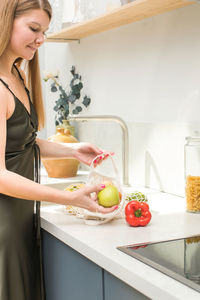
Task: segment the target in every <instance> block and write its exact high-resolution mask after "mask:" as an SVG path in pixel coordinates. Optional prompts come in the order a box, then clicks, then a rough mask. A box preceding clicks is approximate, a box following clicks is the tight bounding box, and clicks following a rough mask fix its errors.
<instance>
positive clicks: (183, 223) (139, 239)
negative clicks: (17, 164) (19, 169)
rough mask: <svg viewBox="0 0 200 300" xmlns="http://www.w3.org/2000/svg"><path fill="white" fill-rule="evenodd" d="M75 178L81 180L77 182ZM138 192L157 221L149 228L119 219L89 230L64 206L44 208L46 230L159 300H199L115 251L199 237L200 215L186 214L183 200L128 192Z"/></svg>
mask: <svg viewBox="0 0 200 300" xmlns="http://www.w3.org/2000/svg"><path fill="white" fill-rule="evenodd" d="M74 179H76V180H77V177H76V178H74ZM81 179H82V178H81ZM65 182H66V181H65ZM74 182H75V180H74ZM43 183H44V181H43ZM135 190H139V191H141V192H144V193H145V194H146V195H147V197H148V199H149V205H150V210H151V212H152V220H151V222H150V223H149V224H148V225H147V226H146V227H130V226H128V225H127V224H126V222H125V220H124V219H115V220H113V221H112V222H110V223H108V224H103V225H99V226H90V225H86V224H85V223H84V222H83V220H82V219H78V218H76V217H75V216H71V215H68V214H66V212H65V210H64V208H63V207H62V206H60V205H51V206H50V205H49V206H43V207H42V210H41V226H42V228H43V229H45V230H46V231H47V232H49V233H51V234H52V235H54V236H55V237H56V238H58V239H59V240H61V241H62V242H63V243H65V244H67V245H68V246H70V247H72V248H73V249H75V250H76V251H78V252H79V253H81V254H82V255H84V256H85V257H87V258H88V259H90V260H91V261H93V262H94V263H96V264H97V265H99V266H101V267H102V268H104V269H105V270H107V271H108V272H110V273H111V274H113V275H114V276H116V277H118V278H119V279H121V280H122V281H124V282H125V283H127V284H128V285H130V286H132V287H133V288H134V289H136V290H138V291H139V292H141V293H143V294H145V295H146V296H148V297H150V298H152V299H154V300H157V299H159V300H165V299H166V300H171V299H172V300H174V299H180V300H183V299H190V300H191V299H192V300H196V299H198V300H199V299H200V293H198V292H196V291H195V290H193V289H191V288H189V287H187V286H186V285H184V284H182V283H180V282H178V281H176V280H174V279H173V278H170V277H169V276H167V275H165V274H163V273H161V272H159V271H157V270H155V269H153V268H152V267H150V266H148V265H146V264H144V263H142V262H140V261H138V260H137V259H134V258H133V257H131V256H129V255H127V254H125V253H123V252H121V251H119V250H118V249H117V248H116V247H118V246H124V245H130V244H135V243H146V242H155V241H164V240H170V239H176V238H181V237H188V236H190V235H199V234H200V214H192V213H186V212H185V200H184V199H183V198H181V197H177V196H174V195H169V194H166V193H161V192H158V191H154V190H150V189H143V188H136V187H131V188H126V189H125V191H127V192H130V191H135Z"/></svg>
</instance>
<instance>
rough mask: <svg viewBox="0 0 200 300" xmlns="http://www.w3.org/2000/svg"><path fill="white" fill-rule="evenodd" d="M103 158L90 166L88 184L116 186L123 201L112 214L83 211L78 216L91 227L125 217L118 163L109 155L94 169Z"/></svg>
mask: <svg viewBox="0 0 200 300" xmlns="http://www.w3.org/2000/svg"><path fill="white" fill-rule="evenodd" d="M100 156H103V155H102V154H101V155H98V156H97V157H96V158H95V159H94V160H93V162H92V164H91V166H90V171H89V175H88V179H87V182H86V184H87V185H89V186H91V185H97V184H105V185H106V186H107V185H110V184H112V185H114V186H116V187H117V189H118V191H119V192H120V194H121V201H120V203H119V205H118V209H116V210H114V211H113V212H111V213H106V214H103V213H99V212H91V211H88V210H86V209H83V210H82V212H81V213H80V214H77V217H79V218H83V220H84V222H85V223H86V224H89V225H100V224H103V223H107V222H109V221H111V220H112V219H114V218H120V217H122V216H123V213H122V208H123V206H124V202H125V195H124V192H123V189H122V185H121V181H120V176H119V174H118V170H117V167H116V163H115V161H114V158H113V157H112V155H109V156H108V157H107V158H106V159H105V160H102V163H101V164H99V165H97V166H96V168H95V167H94V161H95V160H96V159H97V158H98V157H100Z"/></svg>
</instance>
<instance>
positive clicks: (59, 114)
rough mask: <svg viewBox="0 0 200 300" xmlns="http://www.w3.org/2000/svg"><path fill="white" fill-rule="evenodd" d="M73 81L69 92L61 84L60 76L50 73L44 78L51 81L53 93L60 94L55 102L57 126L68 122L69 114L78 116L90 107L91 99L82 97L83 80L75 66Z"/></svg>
mask: <svg viewBox="0 0 200 300" xmlns="http://www.w3.org/2000/svg"><path fill="white" fill-rule="evenodd" d="M70 72H71V74H72V79H71V81H70V85H69V86H70V88H69V91H66V90H65V89H64V88H63V86H62V84H61V82H60V78H59V75H58V74H52V73H49V74H47V75H46V77H45V78H44V81H46V82H47V81H50V83H51V84H50V87H51V92H52V93H59V98H58V99H57V100H56V101H55V106H54V108H53V109H54V111H55V112H56V115H55V124H56V126H57V125H60V124H62V122H63V120H67V119H68V116H69V114H74V115H77V114H79V113H80V112H81V111H82V109H83V108H82V106H84V107H86V108H87V107H88V106H89V105H90V102H91V99H90V98H89V97H88V96H87V95H85V96H84V97H82V96H81V92H82V89H83V84H82V78H81V76H80V75H79V74H78V73H77V72H76V69H75V66H72V68H71V70H70Z"/></svg>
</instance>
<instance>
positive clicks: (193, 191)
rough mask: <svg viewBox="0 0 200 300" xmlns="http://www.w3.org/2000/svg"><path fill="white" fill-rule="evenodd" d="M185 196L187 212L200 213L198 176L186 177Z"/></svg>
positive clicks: (199, 179) (199, 177)
mask: <svg viewBox="0 0 200 300" xmlns="http://www.w3.org/2000/svg"><path fill="white" fill-rule="evenodd" d="M185 194H186V205H187V211H190V212H199V213H200V176H191V175H188V176H187V177H186V189H185Z"/></svg>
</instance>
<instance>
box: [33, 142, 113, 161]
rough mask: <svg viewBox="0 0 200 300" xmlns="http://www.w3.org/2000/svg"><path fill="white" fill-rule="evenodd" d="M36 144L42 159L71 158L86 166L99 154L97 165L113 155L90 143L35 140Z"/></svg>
mask: <svg viewBox="0 0 200 300" xmlns="http://www.w3.org/2000/svg"><path fill="white" fill-rule="evenodd" d="M37 144H38V146H39V147H40V152H41V156H42V158H43V159H56V158H69V157H72V158H76V159H78V160H79V161H80V162H82V163H84V164H86V165H88V166H90V165H91V163H92V161H93V160H94V158H95V157H96V156H98V155H100V154H103V155H102V158H101V157H99V158H98V159H97V161H96V164H98V163H99V162H100V161H101V159H105V158H106V157H107V156H108V155H109V154H111V155H113V152H112V153H111V152H105V151H103V150H102V149H99V148H98V147H96V146H94V145H92V144H90V143H56V142H51V141H47V140H41V139H37Z"/></svg>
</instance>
